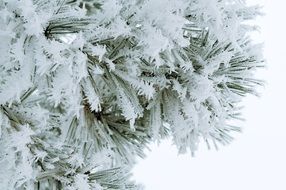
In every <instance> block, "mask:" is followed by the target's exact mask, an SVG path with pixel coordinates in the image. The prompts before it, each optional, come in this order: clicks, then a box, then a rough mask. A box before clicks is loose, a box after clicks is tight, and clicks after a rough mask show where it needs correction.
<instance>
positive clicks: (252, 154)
mask: <svg viewBox="0 0 286 190" xmlns="http://www.w3.org/2000/svg"><path fill="white" fill-rule="evenodd" d="M249 1H250V2H251V3H253V2H258V3H259V4H261V5H264V12H265V13H266V15H265V16H264V17H263V18H262V19H259V20H257V23H259V24H260V25H261V34H259V35H255V39H256V40H259V41H261V40H262V39H263V41H264V42H265V45H264V55H265V58H266V59H267V62H268V63H267V70H264V71H262V72H260V73H259V74H258V75H259V77H260V78H261V77H262V78H263V79H265V80H266V81H267V85H266V87H265V89H262V90H260V91H262V96H261V98H257V97H248V98H247V99H246V100H245V106H246V107H245V108H244V110H243V115H244V118H246V122H244V123H243V126H244V131H243V133H242V134H239V135H237V136H236V140H235V141H234V142H233V143H232V144H230V145H228V146H226V147H221V148H220V150H219V151H215V150H211V151H208V150H206V149H205V148H203V147H204V146H202V144H201V149H200V150H199V151H198V152H197V153H196V156H195V157H191V155H190V154H188V155H180V156H178V155H177V150H176V148H175V147H173V146H171V143H170V142H168V141H166V142H164V143H162V144H161V145H160V146H159V147H158V146H155V145H153V146H152V152H149V153H148V157H147V158H146V159H145V160H141V161H139V163H138V165H137V166H136V167H135V169H134V179H136V181H137V182H140V183H143V184H145V187H146V190H285V189H286V128H285V127H286V125H285V120H286V110H285V108H286V101H285V98H286V63H285V57H286V47H285V46H286V21H285V19H286V9H285V8H286V1H283V0H271V1H270V0H268V1H267V0H260V1H258V0H248V2H249Z"/></svg>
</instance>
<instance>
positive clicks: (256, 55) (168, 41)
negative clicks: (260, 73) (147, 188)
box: [0, 0, 263, 190]
mask: <svg viewBox="0 0 286 190" xmlns="http://www.w3.org/2000/svg"><path fill="white" fill-rule="evenodd" d="M258 14H260V12H259V9H258V8H257V7H248V6H246V3H245V2H244V1H242V0H133V1H131V0H130V1H127V0H0V56H1V59H0V105H1V107H0V168H1V169H0V189H1V190H2V189H3V190H105V189H108V190H126V189H140V188H141V187H140V186H138V185H136V184H134V183H133V182H132V181H130V180H129V175H130V169H131V168H132V166H133V165H134V163H135V158H136V157H137V156H140V157H144V152H143V150H144V148H145V147H146V146H147V145H148V143H150V142H154V141H157V142H159V141H160V139H163V138H165V137H171V138H172V140H173V143H174V144H175V145H176V146H177V147H178V150H179V152H180V153H184V152H186V151H188V150H189V151H191V152H194V151H195V150H196V149H197V147H198V144H199V142H200V141H205V142H206V143H207V145H208V146H209V147H212V146H215V147H216V146H217V144H223V145H224V144H227V143H229V142H230V141H231V140H232V137H231V134H230V133H231V132H232V131H239V130H240V128H239V127H236V126H232V125H231V124H230V121H232V120H233V119H237V118H239V117H240V116H239V112H240V110H239V109H240V107H239V102H240V101H241V98H242V97H243V96H245V95H247V94H256V91H255V86H257V85H260V84H261V81H260V80H257V79H255V78H254V77H253V71H255V70H256V68H259V67H262V66H263V60H262V58H261V55H260V52H261V50H260V47H259V46H258V45H255V44H253V43H252V42H251V40H250V38H249V32H251V31H253V30H255V29H256V27H255V26H253V25H250V24H248V23H250V22H248V21H249V20H252V19H253V18H255V16H256V15H258Z"/></svg>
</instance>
